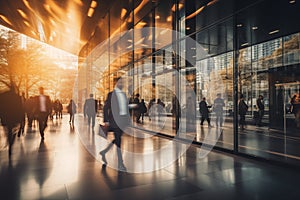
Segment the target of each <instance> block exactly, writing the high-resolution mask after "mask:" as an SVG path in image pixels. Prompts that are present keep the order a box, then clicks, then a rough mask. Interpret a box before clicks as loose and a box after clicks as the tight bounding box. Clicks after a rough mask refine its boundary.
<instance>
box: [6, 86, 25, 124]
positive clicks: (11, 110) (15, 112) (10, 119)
mask: <svg viewBox="0 0 300 200" xmlns="http://www.w3.org/2000/svg"><path fill="white" fill-rule="evenodd" d="M23 114H24V112H23V109H22V101H21V98H20V96H19V95H17V94H16V93H14V92H12V91H7V92H4V93H1V94H0V118H1V123H2V125H4V126H8V127H10V128H12V127H13V126H15V125H17V124H18V123H20V122H21V119H22V116H23Z"/></svg>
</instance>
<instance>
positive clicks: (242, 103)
mask: <svg viewBox="0 0 300 200" xmlns="http://www.w3.org/2000/svg"><path fill="white" fill-rule="evenodd" d="M238 107H239V115H240V128H241V130H244V129H245V126H246V117H245V116H246V114H247V111H248V105H247V104H246V103H245V101H244V95H243V94H241V95H240V101H239V104H238Z"/></svg>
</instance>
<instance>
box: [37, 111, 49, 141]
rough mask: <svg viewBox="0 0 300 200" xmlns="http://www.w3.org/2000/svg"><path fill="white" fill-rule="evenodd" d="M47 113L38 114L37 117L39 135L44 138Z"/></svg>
mask: <svg viewBox="0 0 300 200" xmlns="http://www.w3.org/2000/svg"><path fill="white" fill-rule="evenodd" d="M47 120H48V113H47V112H40V113H39V116H38V121H39V130H40V135H41V137H42V138H44V131H45V128H46V127H47Z"/></svg>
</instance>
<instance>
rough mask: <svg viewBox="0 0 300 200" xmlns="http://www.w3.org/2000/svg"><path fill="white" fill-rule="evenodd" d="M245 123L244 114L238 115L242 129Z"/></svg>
mask: <svg viewBox="0 0 300 200" xmlns="http://www.w3.org/2000/svg"><path fill="white" fill-rule="evenodd" d="M245 125H246V116H245V115H240V127H241V129H243V128H244V126H245Z"/></svg>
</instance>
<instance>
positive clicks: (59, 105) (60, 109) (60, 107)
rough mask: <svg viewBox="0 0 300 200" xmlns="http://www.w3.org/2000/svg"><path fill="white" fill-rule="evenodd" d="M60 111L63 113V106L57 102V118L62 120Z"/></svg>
mask: <svg viewBox="0 0 300 200" xmlns="http://www.w3.org/2000/svg"><path fill="white" fill-rule="evenodd" d="M62 111H63V105H62V103H61V102H60V101H58V117H59V118H60V119H62Z"/></svg>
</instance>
